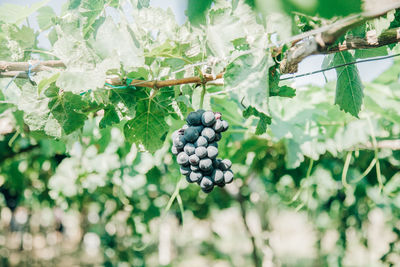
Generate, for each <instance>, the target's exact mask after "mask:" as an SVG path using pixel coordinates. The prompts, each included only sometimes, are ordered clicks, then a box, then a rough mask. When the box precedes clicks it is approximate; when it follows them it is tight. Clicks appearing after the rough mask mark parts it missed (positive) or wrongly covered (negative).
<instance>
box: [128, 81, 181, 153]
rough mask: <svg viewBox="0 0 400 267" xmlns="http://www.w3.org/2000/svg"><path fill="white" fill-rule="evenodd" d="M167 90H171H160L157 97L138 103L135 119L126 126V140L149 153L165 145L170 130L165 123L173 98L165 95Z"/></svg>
mask: <svg viewBox="0 0 400 267" xmlns="http://www.w3.org/2000/svg"><path fill="white" fill-rule="evenodd" d="M167 89H170V88H166V89H163V90H160V91H161V92H158V94H159V95H157V96H155V97H153V96H149V97H145V98H143V99H141V100H140V101H138V102H137V104H136V109H135V110H136V115H135V118H133V119H132V120H129V121H128V122H127V123H126V124H125V126H124V134H125V138H126V139H127V140H128V141H129V142H131V143H136V144H139V145H142V146H143V147H144V149H145V150H148V151H149V152H155V151H156V150H157V149H159V148H160V147H161V146H162V145H163V143H164V140H165V137H166V134H167V132H168V129H169V126H168V124H167V123H166V122H165V118H166V117H167V116H168V114H169V113H170V111H171V108H170V104H171V98H170V96H168V94H166V93H164V92H166V91H167ZM162 91H164V92H162ZM170 91H171V90H170ZM172 92H173V91H172Z"/></svg>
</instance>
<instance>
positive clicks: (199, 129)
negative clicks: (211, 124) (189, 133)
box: [193, 125, 204, 135]
mask: <svg viewBox="0 0 400 267" xmlns="http://www.w3.org/2000/svg"><path fill="white" fill-rule="evenodd" d="M193 128H195V129H196V131H197V132H198V133H199V135H201V131H203V129H204V126H203V125H199V126H193Z"/></svg>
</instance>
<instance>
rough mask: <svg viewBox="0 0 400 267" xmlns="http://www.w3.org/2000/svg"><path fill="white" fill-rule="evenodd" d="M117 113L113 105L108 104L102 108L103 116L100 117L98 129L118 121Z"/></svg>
mask: <svg viewBox="0 0 400 267" xmlns="http://www.w3.org/2000/svg"><path fill="white" fill-rule="evenodd" d="M119 121H120V120H119V116H118V113H117V112H116V111H115V108H114V106H113V105H108V106H107V107H105V108H104V117H103V118H102V119H101V121H100V123H99V126H100V129H103V128H106V127H107V126H111V125H113V124H114V123H119Z"/></svg>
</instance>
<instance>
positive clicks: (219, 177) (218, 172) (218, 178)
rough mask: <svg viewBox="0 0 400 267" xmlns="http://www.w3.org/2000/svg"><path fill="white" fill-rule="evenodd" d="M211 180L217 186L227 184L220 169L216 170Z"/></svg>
mask: <svg viewBox="0 0 400 267" xmlns="http://www.w3.org/2000/svg"><path fill="white" fill-rule="evenodd" d="M211 178H212V180H213V181H214V183H216V184H218V185H219V184H223V183H225V181H224V173H223V172H222V171H221V170H220V169H214V171H213V172H212V174H211Z"/></svg>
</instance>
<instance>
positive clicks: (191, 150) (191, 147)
mask: <svg viewBox="0 0 400 267" xmlns="http://www.w3.org/2000/svg"><path fill="white" fill-rule="evenodd" d="M195 149H196V147H195V146H194V145H193V144H192V143H187V144H186V145H185V146H184V147H183V151H185V153H186V154H188V155H189V156H190V155H193V154H194V150H195Z"/></svg>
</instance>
